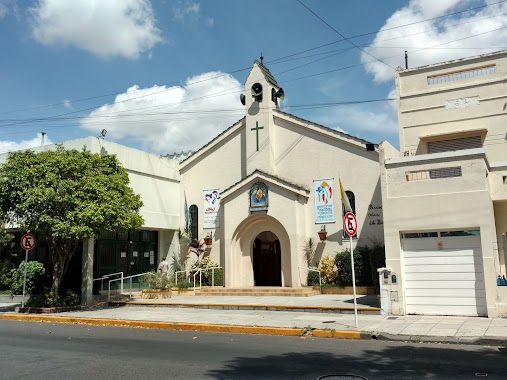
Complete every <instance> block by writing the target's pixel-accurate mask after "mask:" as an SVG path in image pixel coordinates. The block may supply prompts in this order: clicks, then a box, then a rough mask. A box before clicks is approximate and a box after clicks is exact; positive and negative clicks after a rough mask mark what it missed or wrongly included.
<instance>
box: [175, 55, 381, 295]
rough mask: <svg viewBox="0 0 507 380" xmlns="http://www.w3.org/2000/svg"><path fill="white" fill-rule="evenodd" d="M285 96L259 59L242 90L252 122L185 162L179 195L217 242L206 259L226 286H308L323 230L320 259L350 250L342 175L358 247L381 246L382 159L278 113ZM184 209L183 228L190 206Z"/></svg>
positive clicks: (343, 137) (357, 143) (200, 231)
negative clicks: (312, 244) (218, 268)
mask: <svg viewBox="0 0 507 380" xmlns="http://www.w3.org/2000/svg"><path fill="white" fill-rule="evenodd" d="M280 90H281V88H280V86H279V84H278V83H277V82H276V80H275V78H274V77H273V75H272V74H271V73H270V72H269V70H268V69H267V68H266V67H265V66H264V65H263V64H262V63H261V62H258V61H255V63H254V65H253V67H252V69H251V71H250V73H249V75H248V77H247V79H246V83H245V94H246V96H245V98H244V103H245V110H246V112H245V113H246V115H245V117H244V118H242V119H241V120H239V121H238V122H236V123H235V124H234V125H232V126H231V127H230V128H228V129H227V130H225V131H224V132H223V133H222V134H220V135H219V136H217V137H216V138H215V139H213V140H212V141H210V142H209V143H208V144H207V145H205V146H204V147H202V148H201V149H200V150H198V151H197V152H195V153H194V154H192V155H191V156H190V157H188V158H187V159H185V160H184V161H182V163H181V164H180V175H181V184H182V186H181V194H180V196H181V197H186V201H187V204H188V206H189V209H190V210H189V211H190V214H191V215H192V218H191V219H192V221H193V223H194V225H193V230H194V235H197V236H198V237H199V238H202V237H204V236H207V235H212V236H213V242H212V244H211V246H210V247H209V248H208V250H207V251H208V252H207V254H209V255H210V257H211V259H212V260H213V261H215V262H218V263H220V264H221V265H222V266H223V267H224V276H225V286H227V287H246V286H270V285H271V286H283V287H300V286H302V282H305V281H306V272H305V274H304V275H303V276H300V273H301V272H300V268H299V267H302V266H306V265H307V264H306V263H305V261H304V258H303V246H304V244H305V241H307V240H308V239H309V238H313V239H316V240H317V241H319V239H318V234H317V233H318V231H320V230H321V228H322V226H324V225H325V229H326V231H327V238H326V240H325V241H322V242H319V244H318V246H317V251H316V257H317V259H318V258H320V257H322V255H329V256H333V257H334V255H335V254H336V253H337V252H339V251H342V250H344V249H346V248H348V239H346V238H344V235H343V227H342V218H343V215H342V205H341V198H340V192H339V177H340V178H341V181H342V183H343V186H344V187H345V190H347V191H348V195H349V197H350V198H351V199H353V202H352V203H354V208H355V211H356V214H357V218H358V224H359V230H358V236H359V239H354V244H355V245H356V244H361V245H366V244H371V243H372V241H373V240H377V241H382V237H383V225H382V204H381V193H380V181H379V166H378V153H377V152H375V151H367V144H370V143H369V142H367V141H365V140H362V139H359V138H356V137H353V136H350V135H347V134H345V133H342V132H339V131H337V130H335V129H331V128H326V127H324V126H321V125H318V124H316V123H313V122H311V121H308V120H303V119H300V118H298V117H296V116H294V115H291V114H288V113H285V112H282V111H280V109H279V102H280V97H281V94H282V93H283V90H281V91H280ZM370 148H374V146H373V144H370ZM316 187H320V189H319V191H322V192H320V193H319V194H320V198H318V205H317V207H318V209H319V210H325V213H322V211H319V214H318V215H317V213H316V209H317V207H316V199H315V197H316V190H315V188H316ZM214 191H216V193H215V195H214V194H213V192H214ZM257 193H258V194H259V197H258V199H259V201H260V202H257V201H256V197H255V196H256V194H257ZM216 195H219V198H220V199H219V200H218V198H217V197H216ZM326 202H328V204H327V205H326ZM372 209H374V210H375V212H372ZM217 210H218V213H216V214H215V212H217ZM180 211H181V220H180V223H181V225H182V226H183V225H184V223H185V219H184V215H185V212H184V202H183V203H181V209H180ZM196 216H197V218H196ZM302 277H303V279H302Z"/></svg>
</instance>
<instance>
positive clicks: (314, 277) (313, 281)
mask: <svg viewBox="0 0 507 380" xmlns="http://www.w3.org/2000/svg"><path fill="white" fill-rule="evenodd" d="M307 284H308V286H319V274H318V273H317V272H314V271H309V272H308V282H307Z"/></svg>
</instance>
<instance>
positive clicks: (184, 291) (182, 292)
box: [172, 287, 194, 296]
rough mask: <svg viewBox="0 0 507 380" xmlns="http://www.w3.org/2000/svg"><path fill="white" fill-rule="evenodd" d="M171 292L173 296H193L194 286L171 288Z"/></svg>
mask: <svg viewBox="0 0 507 380" xmlns="http://www.w3.org/2000/svg"><path fill="white" fill-rule="evenodd" d="M172 293H173V295H174V296H193V295H194V287H191V288H181V289H180V288H173V289H172Z"/></svg>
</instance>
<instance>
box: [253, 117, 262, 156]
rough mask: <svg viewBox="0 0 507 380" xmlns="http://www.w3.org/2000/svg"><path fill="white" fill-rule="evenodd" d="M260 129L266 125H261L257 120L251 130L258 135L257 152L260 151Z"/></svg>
mask: <svg viewBox="0 0 507 380" xmlns="http://www.w3.org/2000/svg"><path fill="white" fill-rule="evenodd" d="M259 129H264V127H259V122H258V121H256V122H255V128H251V129H250V130H251V131H255V133H256V135H257V136H256V137H257V152H258V151H259Z"/></svg>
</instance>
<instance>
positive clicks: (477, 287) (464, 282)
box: [402, 231, 487, 316]
mask: <svg viewBox="0 0 507 380" xmlns="http://www.w3.org/2000/svg"><path fill="white" fill-rule="evenodd" d="M471 232H472V233H474V232H476V233H478V231H471ZM459 233H464V234H467V233H469V231H459ZM455 234H456V231H453V232H451V233H449V232H434V233H423V234H421V233H419V234H413V233H410V234H403V238H402V248H403V259H404V270H405V273H404V274H405V280H404V281H405V303H406V311H407V314H432V315H481V316H482V315H484V316H486V315H487V309H486V295H485V291H484V274H483V269H482V251H481V237H480V236H452V235H455ZM449 235H451V236H449ZM409 236H410V238H408V237H409ZM418 236H426V237H418Z"/></svg>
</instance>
